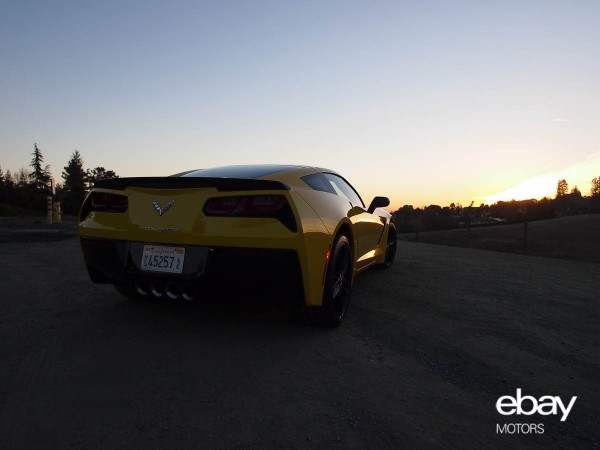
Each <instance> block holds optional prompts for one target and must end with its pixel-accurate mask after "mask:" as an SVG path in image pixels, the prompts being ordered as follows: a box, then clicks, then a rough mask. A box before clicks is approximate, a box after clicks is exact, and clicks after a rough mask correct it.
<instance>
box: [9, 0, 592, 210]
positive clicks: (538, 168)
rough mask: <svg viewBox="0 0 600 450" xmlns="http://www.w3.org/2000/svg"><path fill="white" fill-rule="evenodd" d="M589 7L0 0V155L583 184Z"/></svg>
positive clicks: (420, 199) (529, 184)
mask: <svg viewBox="0 0 600 450" xmlns="http://www.w3.org/2000/svg"><path fill="white" fill-rule="evenodd" d="M599 24H600V2H599V1H597V0H594V1H577V0H572V1H552V0H545V1H526V0H519V1H502V2H489V1H472V2H469V1H422V2H404V1H399V0H397V1H363V2H358V1H322V0H320V1H318V2H317V1H298V0H295V1H284V0H279V1H237V2H234V1H218V2H200V1H185V2H177V1H169V2H167V1H164V2H157V1H143V2H142V1H102V2H86V1H64V0H61V1H56V2H53V1H43V2H42V1H39V2H36V1H5V2H2V4H1V6H0V61H1V62H0V94H1V97H0V98H1V100H0V166H1V167H2V169H3V170H4V171H6V170H7V169H10V170H12V171H14V170H18V169H19V168H21V167H24V166H27V165H28V164H29V161H30V159H31V152H32V151H33V144H34V142H37V143H38V145H39V147H40V148H41V150H42V152H43V154H44V156H45V162H46V163H48V164H50V165H51V170H52V172H53V174H54V176H55V178H57V180H58V181H60V174H61V171H62V168H63V167H64V166H65V165H66V163H67V160H68V159H69V156H70V154H71V153H72V152H73V151H74V150H75V149H78V150H79V151H80V153H81V155H82V157H83V159H84V163H85V166H86V167H96V166H104V167H106V168H107V169H112V170H114V171H116V172H117V173H118V174H119V175H121V176H144V175H168V174H172V173H176V172H180V171H183V170H187V169H194V168H202V167H211V166H217V165H225V164H246V163H283V164H306V165H314V166H319V167H327V168H331V169H335V170H337V171H339V172H340V173H342V174H343V175H344V176H345V177H347V178H348V179H349V180H350V181H351V182H352V183H353V184H354V185H355V187H356V188H357V189H358V190H359V192H360V193H361V194H362V196H363V197H364V198H365V201H367V202H368V201H370V199H371V198H372V197H373V196H374V195H387V196H389V197H390V199H391V200H392V205H391V206H392V207H393V208H394V209H395V208H398V207H400V206H402V205H404V204H412V205H415V206H423V205H428V204H440V205H447V204H449V203H451V202H454V203H457V202H460V203H462V204H469V203H470V202H471V201H474V202H475V203H476V204H479V203H480V202H484V201H487V202H493V201H496V200H499V199H505V200H510V199H511V198H530V197H541V196H544V195H551V196H553V195H554V194H555V191H556V183H557V181H558V179H559V178H566V179H567V181H568V183H569V186H570V187H573V186H574V185H577V186H578V187H579V189H580V190H581V191H582V192H583V193H584V194H587V193H588V192H589V189H590V180H591V179H592V178H593V177H595V176H600V25H599Z"/></svg>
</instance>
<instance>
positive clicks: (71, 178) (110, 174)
mask: <svg viewBox="0 0 600 450" xmlns="http://www.w3.org/2000/svg"><path fill="white" fill-rule="evenodd" d="M107 178H118V175H117V174H116V173H115V172H114V171H113V170H107V169H105V168H104V167H94V168H91V169H90V168H88V169H84V167H83V159H82V158H81V154H80V153H79V151H78V150H75V151H74V152H73V153H72V154H71V156H70V158H69V160H68V162H67V165H66V166H65V167H64V168H63V171H62V183H60V182H59V183H57V184H56V186H55V195H54V200H55V201H60V202H61V204H62V205H61V207H62V211H63V212H64V213H66V214H71V215H76V214H77V213H78V212H79V207H80V206H81V203H82V202H83V200H84V198H85V196H86V195H87V193H88V192H89V191H90V189H91V188H93V187H94V183H95V182H96V181H97V180H102V179H107ZM51 180H52V174H51V172H50V166H49V165H44V156H43V154H42V151H41V150H40V148H39V147H38V145H37V143H35V144H34V146H33V153H32V154H31V162H30V164H29V168H21V169H19V170H18V171H16V172H11V171H10V170H7V171H6V172H4V171H3V170H2V166H0V208H1V209H8V206H7V205H10V206H11V207H17V208H22V209H26V210H33V211H39V212H42V211H43V210H45V208H46V198H47V197H48V196H49V195H52V188H51ZM1 209H0V213H1V212H2V211H1Z"/></svg>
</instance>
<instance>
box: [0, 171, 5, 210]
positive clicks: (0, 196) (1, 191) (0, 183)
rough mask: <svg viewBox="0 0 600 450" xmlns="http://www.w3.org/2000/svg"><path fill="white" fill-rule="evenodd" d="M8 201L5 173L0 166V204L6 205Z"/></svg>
mask: <svg viewBox="0 0 600 450" xmlns="http://www.w3.org/2000/svg"><path fill="white" fill-rule="evenodd" d="M5 200H6V185H5V183H4V172H3V171H2V166H0V203H4V201H5Z"/></svg>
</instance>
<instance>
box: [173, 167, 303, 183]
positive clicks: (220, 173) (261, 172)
mask: <svg viewBox="0 0 600 450" xmlns="http://www.w3.org/2000/svg"><path fill="white" fill-rule="evenodd" d="M306 168H307V167H306V166H294V165H282V164H249V165H233V166H220V167H212V168H209V169H198V170H193V171H191V172H186V173H184V174H182V175H181V176H184V177H210V178H242V179H254V180H255V179H257V178H262V177H266V176H268V175H273V174H276V173H279V172H288V171H290V170H294V169H306Z"/></svg>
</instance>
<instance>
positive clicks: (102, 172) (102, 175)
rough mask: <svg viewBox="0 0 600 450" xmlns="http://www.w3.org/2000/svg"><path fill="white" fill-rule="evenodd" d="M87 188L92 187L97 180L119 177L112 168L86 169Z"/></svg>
mask: <svg viewBox="0 0 600 450" xmlns="http://www.w3.org/2000/svg"><path fill="white" fill-rule="evenodd" d="M85 175H86V181H87V183H88V189H92V188H93V187H94V184H95V183H96V181H98V180H107V179H109V178H119V176H118V175H117V174H116V173H115V172H114V171H113V170H106V169H105V168H104V167H96V168H95V169H87V170H86V172H85Z"/></svg>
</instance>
